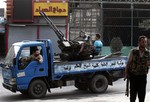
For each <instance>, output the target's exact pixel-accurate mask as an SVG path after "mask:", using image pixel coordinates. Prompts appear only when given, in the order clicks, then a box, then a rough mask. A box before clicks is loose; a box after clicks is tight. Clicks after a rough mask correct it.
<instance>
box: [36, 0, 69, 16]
mask: <svg viewBox="0 0 150 102" xmlns="http://www.w3.org/2000/svg"><path fill="white" fill-rule="evenodd" d="M40 11H43V12H45V13H46V15H48V16H68V3H62V2H55V3H47V2H35V3H34V16H40V14H39V12H40Z"/></svg>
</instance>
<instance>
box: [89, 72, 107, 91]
mask: <svg viewBox="0 0 150 102" xmlns="http://www.w3.org/2000/svg"><path fill="white" fill-rule="evenodd" d="M107 88H108V80H107V78H106V77H105V76H104V75H96V76H94V77H93V78H92V79H91V81H90V86H89V89H90V91H91V92H93V93H103V92H105V91H106V90H107Z"/></svg>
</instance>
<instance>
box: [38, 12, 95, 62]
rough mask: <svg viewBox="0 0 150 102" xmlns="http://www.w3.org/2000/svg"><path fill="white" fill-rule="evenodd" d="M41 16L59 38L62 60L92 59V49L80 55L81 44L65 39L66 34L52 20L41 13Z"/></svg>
mask: <svg viewBox="0 0 150 102" xmlns="http://www.w3.org/2000/svg"><path fill="white" fill-rule="evenodd" d="M40 15H41V16H43V17H44V19H45V20H46V21H47V23H48V24H49V26H50V27H51V28H52V29H53V31H54V32H55V34H56V35H57V37H58V38H59V40H58V41H57V42H58V47H59V48H60V50H61V53H60V54H59V55H60V58H61V60H68V61H72V60H84V59H89V58H92V57H91V56H90V55H93V51H92V50H91V49H87V50H86V51H84V53H83V55H79V54H78V52H79V50H80V48H81V44H80V43H79V42H78V41H74V40H72V41H71V40H70V41H69V40H67V39H65V37H64V34H63V33H62V32H61V31H60V30H59V29H58V28H57V27H56V25H55V24H54V23H53V22H52V20H51V19H50V18H49V17H48V16H47V15H46V14H45V13H44V12H40Z"/></svg>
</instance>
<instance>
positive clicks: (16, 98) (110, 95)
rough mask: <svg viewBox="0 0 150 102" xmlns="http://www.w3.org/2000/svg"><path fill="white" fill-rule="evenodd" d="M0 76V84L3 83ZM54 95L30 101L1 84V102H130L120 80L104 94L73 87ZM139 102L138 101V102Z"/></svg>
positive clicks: (148, 97) (149, 88) (148, 101)
mask: <svg viewBox="0 0 150 102" xmlns="http://www.w3.org/2000/svg"><path fill="white" fill-rule="evenodd" d="M2 81H3V80H2V76H1V74H0V83H2ZM51 91H52V93H47V95H46V96H45V97H44V98H42V99H30V98H29V97H27V96H23V95H22V94H20V93H19V92H17V93H12V92H10V91H8V90H6V89H4V88H3V87H2V85H1V84H0V102H54V101H55V102H66V101H67V102H77V101H78V102H129V99H128V97H126V96H125V95H124V92H125V82H124V81H123V79H120V80H118V81H116V82H114V85H113V86H109V88H108V90H107V91H106V92H105V93H103V94H93V93H91V92H87V91H86V92H85V91H79V90H77V89H76V88H75V87H73V86H69V87H63V88H62V89H60V88H57V89H52V90H51ZM136 102H138V101H136ZM145 102H150V74H149V75H148V84H147V95H146V101H145Z"/></svg>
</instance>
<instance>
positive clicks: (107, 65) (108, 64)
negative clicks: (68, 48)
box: [54, 59, 126, 74]
mask: <svg viewBox="0 0 150 102" xmlns="http://www.w3.org/2000/svg"><path fill="white" fill-rule="evenodd" d="M125 66H126V59H116V60H99V61H89V62H79V63H70V64H63V65H62V64H60V65H59V64H56V65H55V66H54V69H55V74H61V73H68V72H77V71H86V70H89V71H90V70H117V69H122V68H125Z"/></svg>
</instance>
